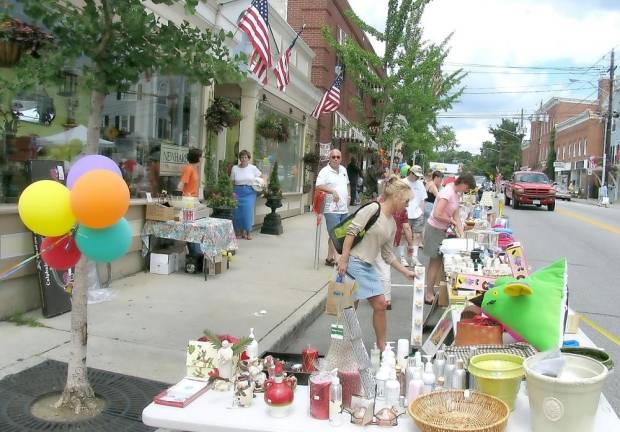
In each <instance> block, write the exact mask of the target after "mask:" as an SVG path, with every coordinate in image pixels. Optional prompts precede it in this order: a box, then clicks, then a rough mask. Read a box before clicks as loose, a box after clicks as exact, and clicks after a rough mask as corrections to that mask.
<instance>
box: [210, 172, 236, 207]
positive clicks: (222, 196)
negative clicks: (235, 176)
mask: <svg viewBox="0 0 620 432" xmlns="http://www.w3.org/2000/svg"><path fill="white" fill-rule="evenodd" d="M208 201H209V205H210V206H211V207H212V208H235V207H237V197H236V196H235V194H234V193H233V185H232V180H231V179H230V176H229V175H228V172H227V169H226V163H225V161H220V166H219V170H218V176H217V185H216V187H215V191H213V192H212V193H211V195H210V196H209V198H208Z"/></svg>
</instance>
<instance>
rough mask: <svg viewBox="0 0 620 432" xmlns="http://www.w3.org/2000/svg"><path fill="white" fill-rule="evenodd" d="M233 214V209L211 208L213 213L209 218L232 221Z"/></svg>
mask: <svg viewBox="0 0 620 432" xmlns="http://www.w3.org/2000/svg"><path fill="white" fill-rule="evenodd" d="M234 214H235V209H234V208H230V207H215V208H213V213H212V214H211V217H214V218H218V219H228V220H233V216H234Z"/></svg>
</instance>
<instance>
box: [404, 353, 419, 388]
mask: <svg viewBox="0 0 620 432" xmlns="http://www.w3.org/2000/svg"><path fill="white" fill-rule="evenodd" d="M416 368H417V366H416V359H415V357H409V361H408V364H407V369H405V386H407V387H408V386H409V382H410V381H411V380H412V379H413V373H414V372H415V370H416Z"/></svg>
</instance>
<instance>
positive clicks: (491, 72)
mask: <svg viewBox="0 0 620 432" xmlns="http://www.w3.org/2000/svg"><path fill="white" fill-rule="evenodd" d="M459 71H461V72H465V73H467V74H494V75H589V74H594V73H599V74H600V73H603V72H605V71H604V70H600V71H599V70H593V71H591V72H588V70H584V71H578V72H577V71H572V72H569V71H562V72H558V71H551V72H542V71H538V72H507V71H499V70H498V71H492V70H489V71H481V70H466V69H465V70H463V69H460V70H457V69H455V70H444V71H443V72H446V73H454V72H459Z"/></svg>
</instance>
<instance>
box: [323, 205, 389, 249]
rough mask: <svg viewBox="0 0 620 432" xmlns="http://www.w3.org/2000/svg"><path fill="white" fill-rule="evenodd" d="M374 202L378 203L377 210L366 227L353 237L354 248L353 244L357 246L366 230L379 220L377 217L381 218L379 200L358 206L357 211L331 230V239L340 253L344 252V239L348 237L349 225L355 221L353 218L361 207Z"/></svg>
mask: <svg viewBox="0 0 620 432" xmlns="http://www.w3.org/2000/svg"><path fill="white" fill-rule="evenodd" d="M372 204H378V205H377V211H376V212H375V213H374V214H373V215H372V216H371V217H370V219H368V222H366V226H365V227H364V229H363V230H361V231H360V232H359V233H358V234H357V235H356V236H355V237H354V238H353V244H352V245H351V249H353V246H355V245H356V244H358V243H359V242H360V241H362V239H363V238H364V235H365V234H366V232H367V231H368V230H369V229H370V227H372V226H373V225H374V223H375V222H377V219H379V215H380V214H381V204H379V203H378V202H377V201H371V202H369V203H367V204H364V205H363V206H361V207H360V208H358V209H357V210H356V211H355V213H353V214H351V215H349V216H347V218H346V219H345V220H343V221H342V222H340V223H339V224H338V225H336V226H335V227H334V228H333V229H332V230H331V231H329V233H328V234H329V239H330V240H331V241H332V243H333V244H334V247H335V248H336V251H338V253H339V254H342V248H343V246H344V239H345V238H346V237H347V230H348V229H349V225H351V222H353V219H354V218H355V216H357V213H358V212H359V211H360V210H361V209H363V208H364V207H366V206H369V205H372Z"/></svg>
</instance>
